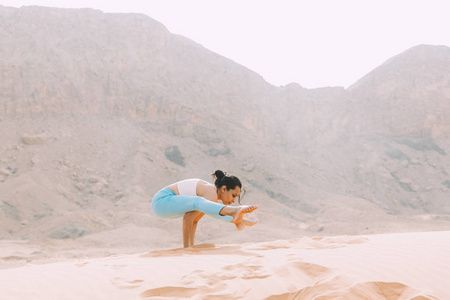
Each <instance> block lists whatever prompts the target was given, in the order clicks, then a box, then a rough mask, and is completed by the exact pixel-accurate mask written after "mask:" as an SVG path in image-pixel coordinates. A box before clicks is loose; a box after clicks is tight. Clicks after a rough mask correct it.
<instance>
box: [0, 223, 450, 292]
mask: <svg viewBox="0 0 450 300" xmlns="http://www.w3.org/2000/svg"><path fill="white" fill-rule="evenodd" d="M449 249H450V231H439V232H424V233H399V234H380V235H366V236H362V235H360V236H334V237H333V236H330V237H303V238H298V239H291V240H277V241H271V242H260V243H246V244H230V245H228V244H222V245H214V244H200V245H197V246H195V247H192V248H187V249H182V248H177V249H159V250H153V251H150V252H146V253H135V254H124V255H113V256H108V257H101V258H89V259H71V260H67V261H62V262H56V263H48V264H35V263H33V260H32V259H31V261H30V262H29V263H28V264H27V265H25V266H22V267H17V268H9V269H3V270H0V295H2V297H1V298H2V299H35V300H37V299H45V300H48V299H59V300H61V299H91V300H92V299H108V300H111V299H187V298H190V299H415V300H419V299H450V289H449V287H450V255H449ZM79 251H82V249H79Z"/></svg>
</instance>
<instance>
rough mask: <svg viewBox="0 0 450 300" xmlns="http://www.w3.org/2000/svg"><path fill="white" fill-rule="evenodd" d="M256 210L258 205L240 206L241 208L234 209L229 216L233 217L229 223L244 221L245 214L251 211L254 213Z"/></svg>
mask: <svg viewBox="0 0 450 300" xmlns="http://www.w3.org/2000/svg"><path fill="white" fill-rule="evenodd" d="M257 208H258V205H241V206H238V207H236V210H235V211H234V213H233V214H232V215H231V216H232V217H233V220H232V221H231V223H234V224H239V223H241V222H242V220H243V219H244V215H245V214H248V213H251V212H252V211H254V210H255V209H257Z"/></svg>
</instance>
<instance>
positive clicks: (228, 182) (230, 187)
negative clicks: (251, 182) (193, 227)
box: [211, 170, 245, 205]
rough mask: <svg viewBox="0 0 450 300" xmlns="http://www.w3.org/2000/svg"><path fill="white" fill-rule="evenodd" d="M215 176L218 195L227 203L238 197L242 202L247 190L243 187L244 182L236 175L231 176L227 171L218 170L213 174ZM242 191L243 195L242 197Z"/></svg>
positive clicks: (239, 201)
mask: <svg viewBox="0 0 450 300" xmlns="http://www.w3.org/2000/svg"><path fill="white" fill-rule="evenodd" d="M211 175H212V177H213V178H214V185H215V186H216V189H217V196H218V198H219V199H220V200H222V202H223V203H224V204H225V205H229V204H231V203H234V202H235V200H236V198H238V203H239V204H241V199H242V198H243V194H245V190H243V189H242V183H241V181H240V180H239V178H237V177H236V176H229V175H228V174H227V173H226V172H223V171H221V170H216V171H215V172H214V173H213V174H211ZM241 193H242V197H241Z"/></svg>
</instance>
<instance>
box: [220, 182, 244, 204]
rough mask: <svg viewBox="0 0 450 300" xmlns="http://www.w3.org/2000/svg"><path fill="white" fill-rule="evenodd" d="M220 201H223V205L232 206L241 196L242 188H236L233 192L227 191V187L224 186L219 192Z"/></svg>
mask: <svg viewBox="0 0 450 300" xmlns="http://www.w3.org/2000/svg"><path fill="white" fill-rule="evenodd" d="M218 194H219V195H218V196H219V197H218V198H219V200H222V203H223V204H225V205H230V204H233V203H234V202H236V198H237V197H238V196H239V195H240V194H241V188H240V187H238V186H236V187H235V188H234V189H232V190H227V187H226V186H225V185H224V186H222V187H221V188H220V190H219V193H218Z"/></svg>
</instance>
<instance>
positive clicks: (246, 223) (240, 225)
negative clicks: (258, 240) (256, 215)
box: [235, 219, 258, 230]
mask: <svg viewBox="0 0 450 300" xmlns="http://www.w3.org/2000/svg"><path fill="white" fill-rule="evenodd" d="M256 223H258V222H253V221H249V220H246V219H242V221H241V222H240V223H238V224H235V225H236V228H237V230H242V229H244V228H245V226H253V225H255V224H256Z"/></svg>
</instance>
